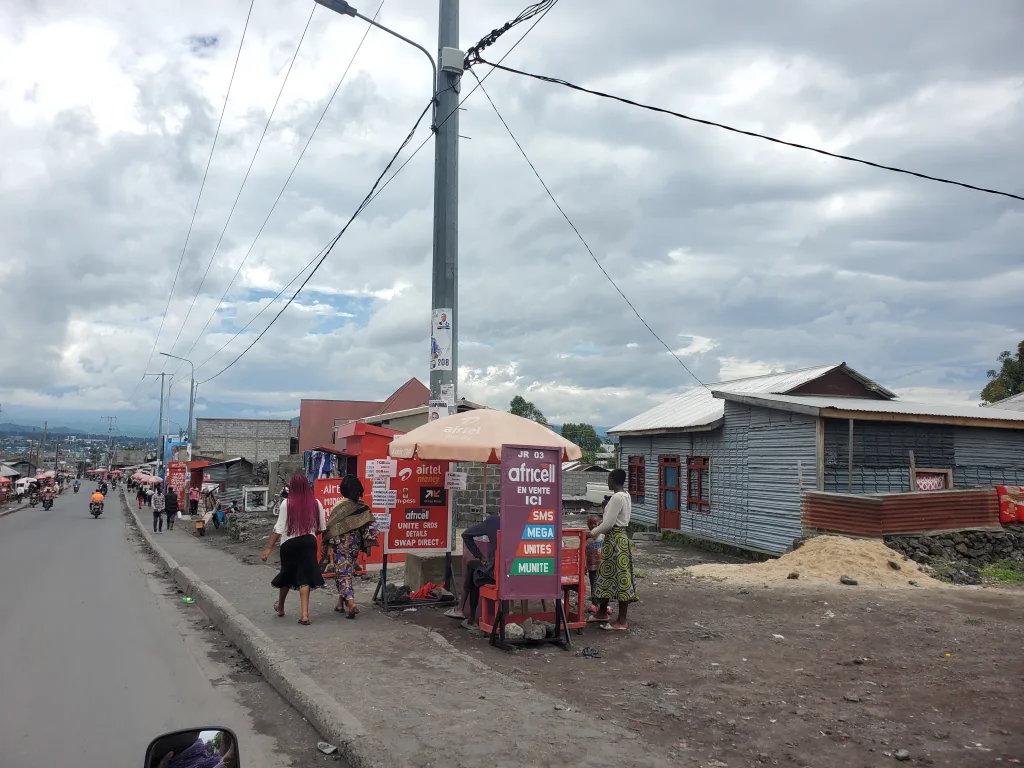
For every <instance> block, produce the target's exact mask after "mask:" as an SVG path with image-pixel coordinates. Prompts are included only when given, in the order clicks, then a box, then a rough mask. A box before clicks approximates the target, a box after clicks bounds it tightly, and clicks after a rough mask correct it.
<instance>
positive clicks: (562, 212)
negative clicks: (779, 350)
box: [469, 69, 711, 392]
mask: <svg viewBox="0 0 1024 768" xmlns="http://www.w3.org/2000/svg"><path fill="white" fill-rule="evenodd" d="M469 71H470V73H471V74H472V75H473V77H474V78H476V81H477V83H479V84H480V90H481V91H482V92H483V94H484V96H485V97H486V98H487V101H488V102H489V103H490V105H491V109H493V110H494V114H496V115H497V116H498V119H499V120H500V121H501V124H502V125H503V126H505V130H506V131H508V135H509V136H510V137H511V139H512V141H513V142H515V145H516V147H518V148H519V153H520V154H521V155H522V156H523V159H524V160H525V161H526V164H527V165H529V166H530V170H531V171H533V175H534V176H536V177H537V181H539V182H540V185H541V186H542V187H544V191H545V192H547V193H548V197H550V198H551V202H552V203H554V204H555V207H556V208H557V209H558V212H559V213H560V214H562V218H564V219H565V220H566V222H568V224H569V226H570V227H572V231H573V232H575V233H576V237H578V238H579V240H580V242H581V243H583V247H584V248H586V249H587V253H589V254H590V258H592V259H593V260H594V263H595V264H597V268H598V269H600V270H601V274H603V275H604V276H605V278H606V279H607V280H608V282H609V283H611V284H612V288H614V289H615V290H616V292H618V294H619V296H621V297H622V300H623V301H625V302H626V304H627V305H628V306H629V308H630V309H631V310H633V314H634V315H636V317H637V319H638V320H639V321H640V322H641V323H643V324H644V328H646V329H647V330H648V331H650V333H651V335H652V336H653V337H654V338H656V339H657V340H658V341H659V342H660V343H661V346H663V347H664V348H665V349H667V350H668V353H669V354H670V355H672V357H674V358H675V359H676V362H677V363H679V364H680V365H681V366H683V370H685V371H686V372H687V373H688V374H690V375H691V376H692V377H693V378H694V379H696V381H697V383H698V384H700V385H701V386H702V387H704V389H708V386H707V384H705V383H704V382H703V381H701V380H700V379H699V378H698V377H697V374H695V373H694V372H693V371H691V370H690V369H689V368H688V367H687V365H686V363H684V362H683V360H682V358H680V357H679V355H677V354H676V353H675V350H674V349H672V347H670V346H669V345H668V344H666V343H665V341H664V340H663V339H662V338H661V336H659V335H658V334H657V333H655V331H654V329H653V328H651V326H650V324H649V323H648V322H647V321H646V320H644V318H643V316H642V315H641V314H640V312H639V311H637V308H636V307H635V306H633V302H632V301H630V300H629V297H628V296H626V294H625V293H623V292H622V289H621V288H619V286H618V285H617V284H616V282H615V281H614V280H613V279H612V276H611V275H609V274H608V271H607V270H606V269H605V268H604V265H603V264H601V261H600V260H599V259H598V258H597V256H596V255H594V251H593V249H591V247H590V246H589V245H588V244H587V241H586V240H585V239H584V238H583V235H582V234H580V231H579V229H578V228H577V227H576V225H575V224H573V222H572V219H570V218H569V215H568V214H567V213H566V212H565V210H564V209H563V208H562V206H561V205H559V204H558V200H556V199H555V196H554V195H553V194H552V193H551V190H550V189H549V188H548V185H547V183H546V182H545V181H544V179H543V178H542V177H541V175H540V173H539V172H538V171H537V167H536V166H535V165H534V164H533V161H532V160H530V158H529V156H528V155H527V154H526V150H525V149H523V145H522V144H520V143H519V139H517V138H516V136H515V134H514V133H512V129H511V128H509V126H508V123H507V122H505V118H504V117H502V115H501V112H499V111H498V107H497V106H496V105H495V104H494V101H493V100H492V99H491V95H490V94H489V93H488V92H487V89H486V88H484V87H483V81H482V80H481V79H480V78H479V77H477V74H476V72H475V71H474V70H472V69H471V70H469ZM492 71H493V70H492ZM708 391H709V392H710V391H711V390H710V389H708Z"/></svg>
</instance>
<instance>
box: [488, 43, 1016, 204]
mask: <svg viewBox="0 0 1024 768" xmlns="http://www.w3.org/2000/svg"><path fill="white" fill-rule="evenodd" d="M471 64H486V65H487V66H489V67H494V68H495V69H500V70H502V71H503V72H510V73H512V74H514V75H522V76H523V77H531V78H533V79H534V80H540V81H541V82H544V83H554V84H555V85H562V86H565V87H566V88H571V89H572V90H574V91H579V92H580V93H589V94H590V95H592V96H600V97H601V98H603V99H611V100H613V101H618V102H621V103H623V104H628V105H630V106H632V107H640V108H641V109H646V110H649V111H651V112H658V113H661V114H663V115H671V116H672V117H678V118H679V119H680V120H689V121H690V122H691V123H700V124H701V125H709V126H711V127H712V128H721V129H722V130H724V131H730V132H731V133H738V134H741V135H743V136H750V137H751V138H755V139H762V140H763V141H770V142H772V143H773V144H781V145H783V146H786V147H793V148H794V149H803V150H806V151H808V152H815V153H817V154H819V155H824V156H825V157H831V158H835V159H836V160H847V161H849V162H851V163H860V164H861V165H867V166H870V167H872V168H878V169H880V170H883V171H892V172H893V173H902V174H905V175H907V176H915V177H917V178H919V179H925V180H926V181H935V182H938V183H940V184H951V185H953V186H957V187H963V188H964V189H970V190H973V191H974V192H984V193H986V194H989V195H999V196H1001V197H1009V198H1011V199H1013V200H1021V201H1024V196H1021V195H1015V194H1013V193H1012V192H1002V191H1000V190H998V189H989V188H987V187H978V186H975V185H974V184H968V183H966V182H963V181H955V180H953V179H944V178H942V177H941V176H930V175H929V174H927V173H918V172H917V171H909V170H907V169H906V168H897V167H896V166H892V165H883V164H882V163H875V162H872V161H871V160H863V159H861V158H859V157H852V156H850V155H841V154H839V153H836V152H829V151H828V150H825V149H819V148H817V147H811V146H808V145H806V144H798V143H796V142H794V141H785V140H783V139H777V138H775V137H774V136H766V135H765V134H763V133H756V132H754V131H745V130H743V129H741V128H734V127H733V126H731V125H725V124H724V123H716V122H714V121H713V120H704V119H703V118H699V117H693V116H691V115H684V114H683V113H681V112H675V111H673V110H671V109H665V108H663V107H655V106H651V105H650V104H643V103H641V102H639V101H633V100H632V99H627V98H625V97H624V96H616V95H614V94H611V93H604V92H603V91H595V90H593V89H591V88H584V87H583V86H582V85H576V84H575V83H570V82H569V81H568V80H562V79H560V78H557V77H549V76H547V75H537V74H534V73H532V72H524V71H523V70H521V69H514V68H512V67H506V66H503V65H502V64H501V62H500V61H499V62H498V63H497V64H492V63H491V62H489V61H487V60H486V59H483V58H480V57H476V58H475V59H474V60H473V62H471Z"/></svg>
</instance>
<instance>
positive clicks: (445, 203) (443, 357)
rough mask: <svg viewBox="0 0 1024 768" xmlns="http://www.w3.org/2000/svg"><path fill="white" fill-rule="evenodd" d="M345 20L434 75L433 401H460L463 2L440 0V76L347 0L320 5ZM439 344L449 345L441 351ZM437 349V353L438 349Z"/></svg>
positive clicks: (321, 0) (320, 0) (433, 66)
mask: <svg viewBox="0 0 1024 768" xmlns="http://www.w3.org/2000/svg"><path fill="white" fill-rule="evenodd" d="M316 2H318V3H319V4H320V5H322V6H324V7H325V8H329V9H330V10H332V11H335V12H336V13H340V14H342V15H343V16H353V17H355V18H358V19H362V20H363V21H365V22H367V23H368V24H372V25H373V26H375V27H377V28H378V29H382V30H384V31H385V32H387V33H388V34H389V35H394V36H395V37H397V38H398V39H399V40H404V41H405V42H407V43H409V44H410V45H412V46H413V47H415V48H417V49H418V50H420V51H422V52H423V53H424V55H425V56H426V57H427V58H428V59H429V60H430V67H431V70H432V71H433V75H434V79H433V91H432V92H433V97H434V98H433V103H434V115H433V116H434V121H433V125H432V126H431V127H432V128H433V130H434V248H433V266H432V272H433V278H432V282H431V296H430V306H431V320H430V340H431V356H430V399H431V400H445V401H447V402H448V405H449V406H453V405H454V404H455V403H456V402H457V394H456V389H457V387H458V378H459V375H458V371H459V362H458V346H459V336H458V324H457V323H458V311H459V88H458V86H459V81H460V79H461V77H462V69H463V67H462V62H463V60H464V58H465V56H464V54H463V53H462V51H460V50H458V45H459V0H439V16H438V31H437V48H438V57H439V58H440V60H441V72H440V73H438V71H437V65H436V64H435V63H434V58H433V57H432V56H431V55H430V53H429V52H428V51H427V50H426V49H425V48H424V47H423V46H422V45H420V44H419V43H416V42H414V41H412V40H410V39H409V38H407V37H404V36H402V35H400V34H398V33H397V32H395V31H394V30H391V29H388V28H387V27H385V26H384V25H382V24H378V23H377V22H376V21H374V20H373V19H369V18H367V17H366V16H363V15H362V14H361V13H359V12H358V11H357V10H356V9H355V8H353V7H352V6H351V5H349V4H348V3H347V2H345V0H316ZM438 115H440V120H438ZM440 342H444V346H443V347H442V345H441V343H440ZM435 345H436V348H435Z"/></svg>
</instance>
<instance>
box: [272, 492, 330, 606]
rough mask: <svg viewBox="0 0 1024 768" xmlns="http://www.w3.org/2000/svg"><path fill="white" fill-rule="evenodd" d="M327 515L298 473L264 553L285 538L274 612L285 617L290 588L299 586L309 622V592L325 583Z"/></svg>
mask: <svg viewBox="0 0 1024 768" xmlns="http://www.w3.org/2000/svg"><path fill="white" fill-rule="evenodd" d="M324 517H325V515H324V508H323V507H322V506H321V505H320V502H319V501H317V500H316V498H315V497H314V496H313V491H312V489H311V488H310V487H309V481H308V480H307V479H306V476H305V475H303V474H301V473H299V474H297V475H295V477H293V478H292V481H291V482H290V483H289V484H288V498H287V499H285V500H284V501H282V502H281V510H280V512H279V513H278V515H277V525H275V526H274V532H273V533H271V534H270V541H269V542H267V548H266V549H265V550H263V554H262V556H261V557H262V558H263V561H264V562H266V560H267V558H268V557H270V553H271V551H273V549H274V545H275V544H276V543H277V541H278V539H280V540H281V571H280V572H279V573H278V574H277V576H275V577H274V579H273V580H272V581H271V582H270V583H271V584H273V585H274V586H275V587H277V588H278V590H279V594H278V599H277V602H276V603H274V612H275V613H276V614H277V615H278V616H284V600H285V598H286V597H288V590H290V589H297V590H298V591H299V603H300V605H301V609H300V614H299V624H309V591H310V590H311V589H318V588H320V587H322V586H323V585H324V577H323V576H322V575H321V574H320V553H319V552H318V551H317V546H316V534H318V533H320V532H321V531H322V530H324V529H325V528H326V527H327V521H326V520H325V519H324Z"/></svg>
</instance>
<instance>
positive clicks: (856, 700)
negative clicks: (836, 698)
mask: <svg viewBox="0 0 1024 768" xmlns="http://www.w3.org/2000/svg"><path fill="white" fill-rule="evenodd" d="M843 698H844V699H845V700H846V701H849V702H850V703H851V704H860V696H858V695H857V694H855V693H848V694H846V695H845V696H843Z"/></svg>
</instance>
